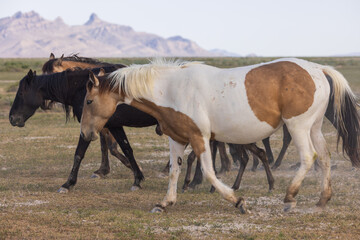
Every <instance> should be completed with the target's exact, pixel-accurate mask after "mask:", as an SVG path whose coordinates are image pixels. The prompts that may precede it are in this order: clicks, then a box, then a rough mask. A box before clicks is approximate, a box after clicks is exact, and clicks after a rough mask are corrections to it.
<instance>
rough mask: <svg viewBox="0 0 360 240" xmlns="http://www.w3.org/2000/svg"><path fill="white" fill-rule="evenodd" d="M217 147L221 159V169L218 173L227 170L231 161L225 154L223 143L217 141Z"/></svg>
mask: <svg viewBox="0 0 360 240" xmlns="http://www.w3.org/2000/svg"><path fill="white" fill-rule="evenodd" d="M218 148H219V153H220V159H221V169H220V172H219V173H224V172H229V171H230V169H231V162H230V159H229V157H228V155H227V154H226V148H225V143H223V142H218Z"/></svg>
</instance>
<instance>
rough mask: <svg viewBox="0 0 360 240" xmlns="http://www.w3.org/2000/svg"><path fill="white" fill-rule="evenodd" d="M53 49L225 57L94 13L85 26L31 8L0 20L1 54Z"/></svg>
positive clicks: (111, 54) (105, 54)
mask: <svg viewBox="0 0 360 240" xmlns="http://www.w3.org/2000/svg"><path fill="white" fill-rule="evenodd" d="M51 52H55V53H56V54H62V53H64V54H65V55H67V54H71V53H79V54H80V55H82V56H89V57H147V56H179V57H185V56H187V57H188V56H224V55H226V52H224V51H221V50H217V51H214V52H212V51H207V50H205V49H203V48H201V47H200V46H199V45H197V44H196V43H195V42H194V41H191V40H189V39H185V38H182V37H181V36H174V37H170V38H163V37H160V36H157V35H155V34H150V33H144V32H136V31H134V30H133V29H132V28H131V27H129V26H122V25H117V24H111V23H107V22H105V21H102V20H101V19H99V18H98V17H97V16H96V14H92V15H91V16H90V18H89V20H88V21H87V22H86V23H85V24H84V25H79V26H69V25H67V24H65V23H64V22H63V20H62V19H61V18H60V17H58V18H56V19H55V20H54V21H49V20H46V19H44V18H42V17H41V16H40V15H39V14H38V13H36V12H34V11H32V12H27V13H22V12H17V13H16V14H14V15H13V16H11V17H6V18H2V19H0V57H48V56H49V54H50V53H51Z"/></svg>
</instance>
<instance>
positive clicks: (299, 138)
mask: <svg viewBox="0 0 360 240" xmlns="http://www.w3.org/2000/svg"><path fill="white" fill-rule="evenodd" d="M285 123H286V124H288V129H289V132H290V133H291V136H292V137H293V139H294V143H295V146H296V148H297V150H298V152H299V155H300V163H301V165H300V168H299V170H298V171H297V172H296V175H295V177H294V178H293V180H292V182H291V184H290V186H289V187H288V188H287V190H286V195H285V198H284V204H285V205H284V211H286V212H287V211H289V210H290V209H292V208H294V207H295V206H296V200H295V198H294V197H295V196H296V194H297V193H298V192H299V188H300V186H301V183H302V181H303V180H304V178H305V175H306V173H307V172H308V171H309V169H310V168H311V166H312V165H313V163H314V161H315V159H316V157H317V155H316V152H315V148H314V146H313V144H312V141H311V137H310V129H308V128H307V127H301V126H297V127H296V128H292V125H291V120H287V121H285ZM297 125H298V124H297Z"/></svg>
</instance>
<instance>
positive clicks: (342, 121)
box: [322, 66, 360, 168]
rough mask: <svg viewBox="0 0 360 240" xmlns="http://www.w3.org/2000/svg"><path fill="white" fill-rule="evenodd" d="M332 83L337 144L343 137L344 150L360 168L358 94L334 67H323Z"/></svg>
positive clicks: (331, 99)
mask: <svg viewBox="0 0 360 240" xmlns="http://www.w3.org/2000/svg"><path fill="white" fill-rule="evenodd" d="M322 70H323V72H324V74H325V76H326V78H327V79H328V81H329V84H330V99H329V107H330V105H331V104H332V105H333V109H332V110H333V120H334V121H333V124H334V125H335V127H336V129H337V130H338V137H337V144H338V145H339V141H340V138H341V139H342V151H343V153H344V152H345V153H346V154H347V155H348V156H349V157H350V160H351V163H352V165H353V166H354V167H358V168H360V149H359V143H360V139H359V137H360V135H359V133H360V117H359V114H358V113H357V109H356V107H357V106H358V104H357V103H356V96H355V94H354V93H353V92H352V91H351V89H350V86H349V84H348V82H347V81H346V79H345V78H344V76H343V75H342V74H341V73H340V72H338V71H336V70H335V69H333V68H332V67H328V66H324V67H323V68H322Z"/></svg>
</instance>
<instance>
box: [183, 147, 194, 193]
mask: <svg viewBox="0 0 360 240" xmlns="http://www.w3.org/2000/svg"><path fill="white" fill-rule="evenodd" d="M195 158H196V155H195V152H194V151H191V153H190V154H189V156H188V159H187V169H186V175H185V179H184V186H183V188H182V189H183V192H184V191H186V190H187V189H188V187H189V183H190V177H191V167H192V164H193V163H194V161H195Z"/></svg>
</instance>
